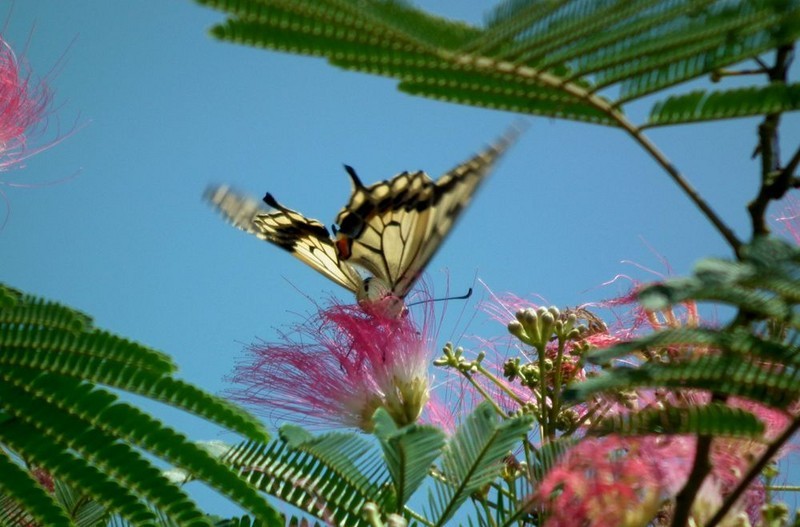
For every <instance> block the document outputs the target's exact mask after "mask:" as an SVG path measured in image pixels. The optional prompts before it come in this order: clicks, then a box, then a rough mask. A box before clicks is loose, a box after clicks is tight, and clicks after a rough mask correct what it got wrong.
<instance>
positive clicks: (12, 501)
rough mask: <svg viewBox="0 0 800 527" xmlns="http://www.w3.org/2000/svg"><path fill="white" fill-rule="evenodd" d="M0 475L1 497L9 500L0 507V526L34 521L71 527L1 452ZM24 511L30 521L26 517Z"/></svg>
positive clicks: (38, 487) (35, 483) (26, 474)
mask: <svg viewBox="0 0 800 527" xmlns="http://www.w3.org/2000/svg"><path fill="white" fill-rule="evenodd" d="M0 428H2V427H0ZM0 474H2V475H3V476H2V477H0V495H3V496H5V497H6V498H9V501H8V502H6V503H0V525H25V524H30V523H33V521H35V522H36V523H37V524H39V525H48V526H52V527H72V526H73V525H74V524H73V523H72V521H71V520H70V518H69V517H68V516H67V515H66V513H65V511H64V509H63V508H61V507H59V506H58V504H56V502H55V500H53V497H52V496H51V495H50V494H48V493H47V492H46V491H45V490H44V489H43V488H42V486H41V485H40V484H39V482H38V481H36V480H35V479H34V478H33V476H32V475H31V473H30V472H28V471H27V470H24V469H23V468H22V467H20V466H19V465H18V464H17V463H15V462H14V461H12V460H11V459H10V458H9V457H8V454H7V453H6V452H4V451H3V450H2V449H0ZM27 511H30V515H32V516H33V518H30V517H28V516H27V514H28V513H27ZM20 516H21V517H20ZM31 520H33V521H31Z"/></svg>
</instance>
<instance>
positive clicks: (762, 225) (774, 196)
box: [747, 44, 800, 237]
mask: <svg viewBox="0 0 800 527" xmlns="http://www.w3.org/2000/svg"><path fill="white" fill-rule="evenodd" d="M793 53H794V45H793V44H787V45H785V46H781V47H779V48H778V51H777V53H776V55H775V64H774V66H772V67H771V68H769V69H767V70H766V72H767V75H768V76H769V81H770V83H786V79H787V73H788V70H789V64H790V63H791V61H792V55H793ZM780 121H781V114H780V112H776V113H770V114H767V115H766V117H764V121H763V122H762V123H761V124H760V125H759V127H758V149H757V152H758V153H759V154H760V155H761V188H760V189H759V191H758V195H757V196H756V198H755V199H754V200H753V201H751V202H750V203H749V204H748V205H747V211H748V212H749V213H750V223H751V225H752V227H753V236H754V237H756V236H762V235H766V234H769V227H768V226H767V222H766V219H765V215H766V211H767V207H768V206H769V203H770V201H773V200H778V199H781V198H782V197H783V195H784V194H786V191H787V190H789V189H790V188H791V187H792V183H793V179H794V178H793V173H794V169H795V168H797V163H798V162H800V159H797V160H795V159H794V158H793V161H794V164H793V166H792V168H791V170H789V167H790V165H792V163H790V165H787V166H786V168H785V169H783V170H781V161H780V151H779V149H778V127H779V125H780ZM796 157H797V154H795V158H796Z"/></svg>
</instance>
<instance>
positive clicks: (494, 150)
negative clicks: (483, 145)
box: [337, 130, 518, 298]
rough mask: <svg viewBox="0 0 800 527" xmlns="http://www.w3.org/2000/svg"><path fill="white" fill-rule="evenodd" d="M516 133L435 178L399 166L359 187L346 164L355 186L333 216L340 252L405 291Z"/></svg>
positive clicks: (397, 293)
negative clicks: (344, 250) (392, 173)
mask: <svg viewBox="0 0 800 527" xmlns="http://www.w3.org/2000/svg"><path fill="white" fill-rule="evenodd" d="M517 134H518V131H517V130H512V131H511V132H509V133H508V134H506V136H504V137H503V138H501V139H500V141H498V142H497V144H495V145H493V146H490V147H489V148H487V149H486V150H484V151H483V152H481V153H480V154H478V155H476V156H474V157H472V158H471V159H469V160H468V161H466V162H465V163H462V164H461V165H458V166H457V167H455V168H454V169H452V170H450V171H449V172H447V173H446V174H444V175H442V176H441V177H440V178H439V180H438V181H436V182H434V181H432V180H431V179H430V178H429V177H428V176H427V174H425V173H424V172H415V173H413V174H409V173H407V172H403V173H401V174H398V175H397V176H395V177H394V178H393V179H391V180H387V181H382V182H380V183H375V184H374V185H371V186H369V187H365V186H364V185H363V184H362V183H361V182H360V180H359V179H358V177H357V176H356V175H355V173H354V172H352V169H349V168H348V172H350V175H351V177H352V179H353V184H354V187H355V188H354V189H353V194H352V195H351V197H350V202H349V203H348V204H347V205H346V206H345V207H344V208H343V209H342V210H341V212H339V215H338V216H337V223H338V224H339V226H340V230H339V239H340V240H339V244H340V246H341V245H343V244H344V245H346V246H347V253H346V254H342V257H343V258H345V259H347V261H349V262H351V263H353V264H356V265H359V266H361V267H363V268H365V269H366V270H368V271H369V272H370V273H372V274H373V275H374V276H375V277H377V278H379V279H381V280H383V281H384V282H385V283H386V284H387V285H388V287H389V288H390V289H391V292H392V294H394V295H395V296H397V297H400V298H403V297H404V296H406V294H408V292H409V290H410V289H411V288H412V287H413V285H414V283H415V282H416V280H417V279H418V278H419V276H420V274H421V273H422V271H423V270H424V268H425V266H426V265H427V264H428V262H429V261H430V260H431V258H433V256H434V254H435V253H436V250H437V249H438V248H439V246H440V245H441V243H442V242H443V240H444V238H445V237H446V236H447V234H448V233H449V232H450V230H451V229H452V227H453V225H454V224H455V221H456V220H457V219H458V216H459V215H460V214H461V212H462V211H463V210H464V209H465V208H466V207H467V205H468V204H469V202H470V201H471V199H472V196H473V195H474V193H475V191H476V190H477V189H478V187H479V186H480V184H481V183H482V182H483V181H484V180H485V178H486V176H487V175H488V174H489V172H490V170H491V168H492V165H493V164H494V162H495V161H496V160H497V158H498V157H500V156H501V155H502V154H503V152H504V151H505V150H506V149H507V148H508V146H509V145H510V144H511V143H512V142H513V141H514V139H515V138H516V136H517Z"/></svg>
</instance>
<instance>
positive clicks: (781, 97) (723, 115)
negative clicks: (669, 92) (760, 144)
mask: <svg viewBox="0 0 800 527" xmlns="http://www.w3.org/2000/svg"><path fill="white" fill-rule="evenodd" d="M798 109H800V84H789V85H785V84H771V85H769V86H763V87H749V88H738V89H732V90H722V91H706V90H697V91H693V92H691V93H687V94H685V95H678V96H675V97H668V98H667V99H664V100H663V101H661V102H659V103H657V104H656V105H655V106H653V109H652V110H651V111H650V120H649V121H648V124H647V126H663V125H667V124H679V123H690V122H699V121H712V120H718V119H732V118H735V117H747V116H751V115H763V114H768V113H780V112H790V111H795V110H798Z"/></svg>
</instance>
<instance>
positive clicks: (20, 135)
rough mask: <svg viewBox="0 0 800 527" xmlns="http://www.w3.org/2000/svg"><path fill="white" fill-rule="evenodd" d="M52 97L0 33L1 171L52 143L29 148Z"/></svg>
mask: <svg viewBox="0 0 800 527" xmlns="http://www.w3.org/2000/svg"><path fill="white" fill-rule="evenodd" d="M51 100H52V92H51V91H50V89H49V87H48V86H47V85H46V84H45V83H44V82H43V81H40V80H37V79H35V78H34V77H33V75H32V73H31V71H30V68H29V67H28V66H27V63H26V62H25V61H20V60H18V59H17V56H16V54H15V53H14V50H12V49H11V46H9V44H8V42H6V41H5V40H4V39H3V37H2V36H0V171H8V170H11V169H12V168H18V167H21V166H23V164H24V162H25V160H26V159H28V158H29V157H31V156H32V155H34V154H36V153H38V152H40V151H42V150H44V149H46V148H48V147H49V146H51V145H44V146H39V147H33V148H32V147H31V145H30V144H29V139H30V138H31V137H32V136H33V135H35V134H36V133H37V132H39V131H40V126H41V125H42V124H44V122H45V118H46V116H47V111H48V106H49V105H50V102H51Z"/></svg>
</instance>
